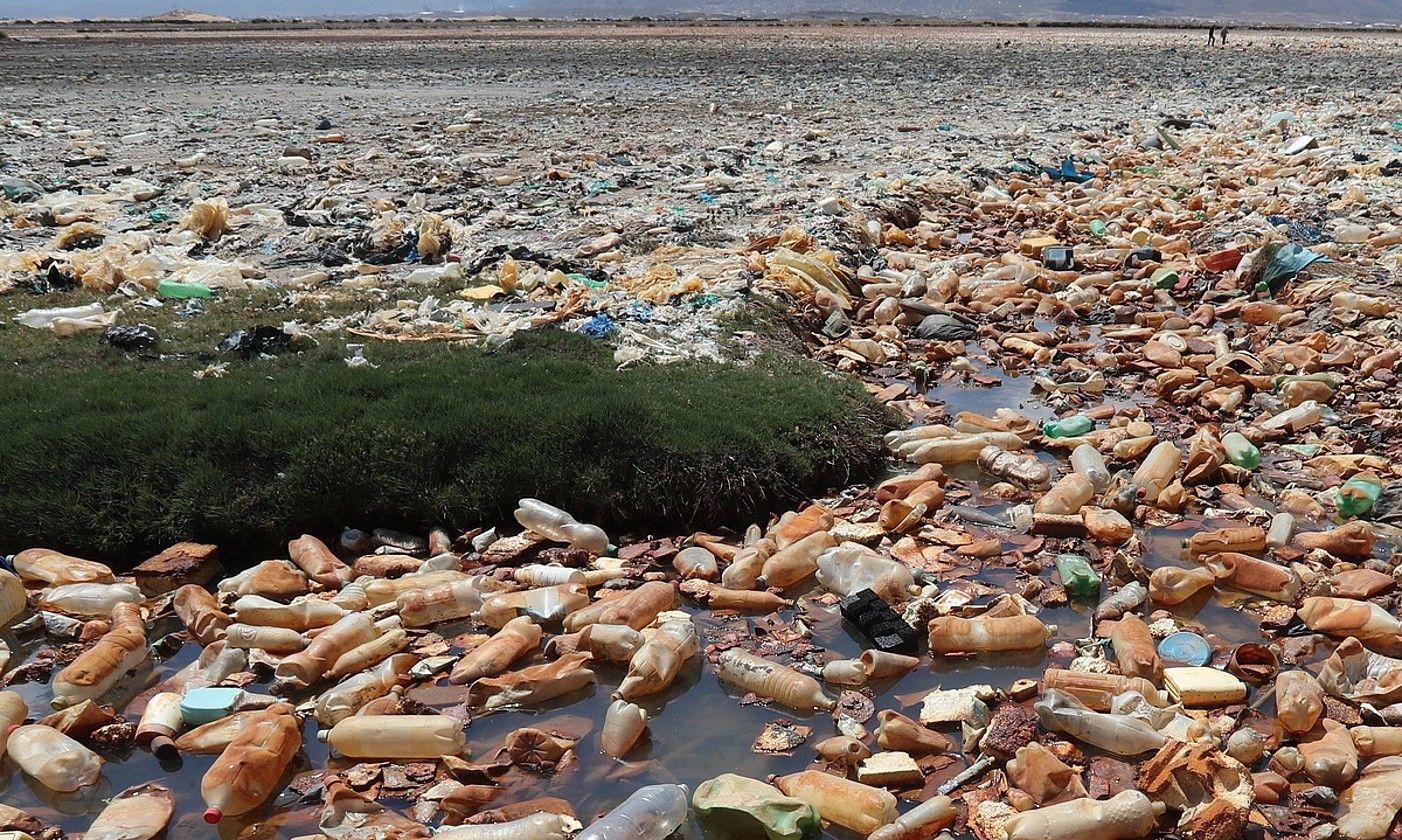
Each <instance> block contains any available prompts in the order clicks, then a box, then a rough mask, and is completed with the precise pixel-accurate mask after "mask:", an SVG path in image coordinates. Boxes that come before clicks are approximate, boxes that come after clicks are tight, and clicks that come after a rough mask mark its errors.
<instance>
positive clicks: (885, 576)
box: [818, 542, 915, 602]
mask: <svg viewBox="0 0 1402 840" xmlns="http://www.w3.org/2000/svg"><path fill="white" fill-rule="evenodd" d="M818 583H820V584H822V585H823V588H825V589H827V590H828V591H830V592H834V593H836V594H838V595H842V596H844V597H845V596H847V595H851V594H852V593H853V592H860V591H861V590H863V589H870V590H872V591H873V592H875V593H876V594H877V595H880V596H881V597H882V599H884V600H887V601H892V602H900V601H902V600H904V599H905V598H906V597H908V595H909V590H910V587H912V586H914V585H915V577H914V576H913V575H911V573H910V569H909V567H907V566H906V565H905V564H904V563H901V562H899V561H897V560H890V559H887V558H885V557H882V556H881V555H880V554H877V553H876V552H874V551H872V550H871V549H869V548H867V547H866V546H864V545H860V544H858V543H851V542H845V543H842V544H841V545H838V546H834V547H833V548H829V549H827V550H826V551H824V552H823V553H822V554H819V555H818Z"/></svg>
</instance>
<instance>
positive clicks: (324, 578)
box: [287, 534, 355, 589]
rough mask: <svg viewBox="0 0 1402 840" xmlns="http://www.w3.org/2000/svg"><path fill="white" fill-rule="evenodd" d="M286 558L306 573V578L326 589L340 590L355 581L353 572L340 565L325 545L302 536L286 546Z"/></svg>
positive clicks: (310, 537) (308, 536)
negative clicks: (290, 559)
mask: <svg viewBox="0 0 1402 840" xmlns="http://www.w3.org/2000/svg"><path fill="white" fill-rule="evenodd" d="M287 556H288V557H290V558H292V562H293V563H295V564H296V565H297V568H299V569H301V570H302V571H304V572H306V573H307V577H309V578H311V579H312V580H314V581H316V582H317V583H319V584H321V585H322V586H325V587H326V588H328V589H340V588H341V587H343V586H345V585H346V584H348V583H350V582H351V581H352V580H355V572H354V571H352V570H351V567H350V566H347V565H346V564H345V563H342V562H341V561H340V560H339V559H338V558H337V557H336V555H335V554H333V553H332V552H331V549H329V548H327V547H326V543H324V542H322V541H321V540H319V539H317V538H316V537H313V536H312V535H311V534H303V535H302V536H300V537H298V538H297V539H295V540H292V541H290V542H289V543H288V544H287Z"/></svg>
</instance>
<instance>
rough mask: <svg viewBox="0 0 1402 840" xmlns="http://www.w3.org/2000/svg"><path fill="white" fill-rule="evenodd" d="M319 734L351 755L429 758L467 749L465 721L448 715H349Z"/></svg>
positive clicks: (333, 745)
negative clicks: (464, 729) (462, 721)
mask: <svg viewBox="0 0 1402 840" xmlns="http://www.w3.org/2000/svg"><path fill="white" fill-rule="evenodd" d="M316 737H317V740H318V741H321V742H322V743H324V744H330V745H331V747H332V748H333V749H335V750H336V752H338V753H340V754H341V755H343V756H346V757H347V758H387V759H399V760H405V759H408V760H412V759H428V758H439V757H441V756H445V755H462V754H463V753H464V752H465V751H466V750H467V733H466V732H464V731H463V728H462V723H461V722H460V721H458V720H457V719H456V718H451V717H448V716H447V715H375V716H371V717H364V716H354V717H348V718H346V719H345V720H342V721H341V722H340V723H337V724H336V725H335V726H334V727H332V728H331V729H323V730H321V731H320V732H318V733H317V734H316Z"/></svg>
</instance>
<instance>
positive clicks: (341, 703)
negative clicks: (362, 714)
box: [313, 653, 419, 727]
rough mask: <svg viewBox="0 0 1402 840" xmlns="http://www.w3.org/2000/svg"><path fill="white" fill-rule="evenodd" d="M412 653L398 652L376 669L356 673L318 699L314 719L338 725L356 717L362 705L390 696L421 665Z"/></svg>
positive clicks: (330, 724)
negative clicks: (414, 668) (400, 681)
mask: <svg viewBox="0 0 1402 840" xmlns="http://www.w3.org/2000/svg"><path fill="white" fill-rule="evenodd" d="M418 661H419V660H418V657H416V656H414V655H413V654H409V653H396V654H395V655H394V656H391V657H390V658H388V659H386V660H385V661H383V662H381V663H380V664H379V665H376V666H375V668H374V669H373V670H370V671H366V672H364V673H361V674H356V675H355V676H353V677H349V678H347V679H345V680H342V681H341V682H340V683H337V684H336V685H334V686H332V687H331V688H328V689H327V690H326V691H324V692H322V693H321V696H319V697H317V698H316V704H315V707H314V710H313V716H314V717H315V718H316V722H317V723H319V724H321V725H322V726H326V727H330V726H335V725H336V724H337V723H340V722H341V721H342V720H344V719H346V718H348V717H350V716H351V715H353V714H355V713H356V712H357V711H358V710H359V709H360V707H361V706H364V705H365V704H366V703H369V702H370V701H371V700H374V699H375V698H377V697H383V696H385V695H386V694H388V693H389V690H390V689H391V688H392V687H394V686H395V685H396V684H397V683H398V682H399V680H400V679H401V678H402V677H404V676H405V675H407V674H408V673H409V669H410V668H412V667H414V665H415V664H416V663H417V662H418Z"/></svg>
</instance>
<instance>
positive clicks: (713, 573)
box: [672, 545, 720, 580]
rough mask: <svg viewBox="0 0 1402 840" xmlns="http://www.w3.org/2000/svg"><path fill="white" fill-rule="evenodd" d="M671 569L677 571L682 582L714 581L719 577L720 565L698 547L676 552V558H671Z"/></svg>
mask: <svg viewBox="0 0 1402 840" xmlns="http://www.w3.org/2000/svg"><path fill="white" fill-rule="evenodd" d="M672 568H674V569H676V570H677V574H679V575H681V578H682V580H698V579H699V580H716V579H717V578H719V577H720V563H719V562H717V561H716V556H715V555H714V554H712V553H711V552H709V551H707V550H706V549H704V548H702V547H701V546H699V545H693V546H689V547H687V548H683V549H682V550H681V551H679V552H677V556H676V557H674V558H672Z"/></svg>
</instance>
